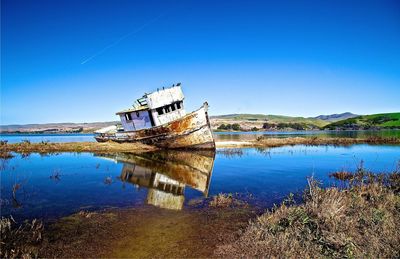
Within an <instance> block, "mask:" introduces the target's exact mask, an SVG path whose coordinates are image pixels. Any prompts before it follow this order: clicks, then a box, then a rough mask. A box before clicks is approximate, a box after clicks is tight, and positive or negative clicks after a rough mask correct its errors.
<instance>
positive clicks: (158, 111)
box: [156, 107, 164, 115]
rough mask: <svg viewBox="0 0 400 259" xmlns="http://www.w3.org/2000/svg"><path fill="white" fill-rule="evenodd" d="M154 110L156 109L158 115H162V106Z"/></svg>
mask: <svg viewBox="0 0 400 259" xmlns="http://www.w3.org/2000/svg"><path fill="white" fill-rule="evenodd" d="M156 111H157V113H158V115H163V114H164V110H163V108H162V107H160V108H157V109H156Z"/></svg>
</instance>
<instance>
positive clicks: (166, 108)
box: [165, 105, 171, 113]
mask: <svg viewBox="0 0 400 259" xmlns="http://www.w3.org/2000/svg"><path fill="white" fill-rule="evenodd" d="M170 111H171V110H170V109H169V106H168V105H167V106H165V112H166V113H168V112H170Z"/></svg>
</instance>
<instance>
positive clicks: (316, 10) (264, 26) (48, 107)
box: [1, 0, 400, 125]
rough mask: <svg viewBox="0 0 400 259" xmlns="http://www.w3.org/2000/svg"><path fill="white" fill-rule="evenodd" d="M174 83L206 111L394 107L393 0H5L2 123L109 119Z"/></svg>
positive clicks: (396, 49)
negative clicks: (206, 103) (180, 86)
mask: <svg viewBox="0 0 400 259" xmlns="http://www.w3.org/2000/svg"><path fill="white" fill-rule="evenodd" d="M177 82H182V85H183V87H184V88H183V90H184V93H185V96H186V108H187V110H193V109H196V108H197V107H199V106H200V105H201V104H202V103H203V101H205V100H207V101H208V102H209V104H210V113H211V114H212V115H216V114H228V113H263V114H281V115H292V116H316V115H319V114H331V113H340V112H345V111H351V112H354V113H358V114H370V113H379V112H395V111H400V101H399V99H400V98H399V96H400V1H397V0H394V1H385V0H381V1H378V0H375V1H369V0H363V1H344V0H337V1H329V0H327V1H299V0H298V1H194V0H193V1H168V0H165V1H152V0H151V1H134V0H127V1H123V0H114V1H111V0H107V1H103V0H102V1H99V0H85V1H84V0H81V1H78V0H57V1H54V0H47V1H45V0H35V1H33V0H32V1H27V0H24V1H22V0H2V1H1V124H3V125H4V124H24V123H46V122H93V121H109V120H115V119H117V117H116V116H115V115H114V114H115V112H116V111H118V110H120V109H124V108H127V107H129V106H130V105H131V104H132V103H133V101H134V100H135V99H136V98H138V97H140V96H141V95H142V94H143V93H144V92H150V91H152V90H155V89H156V88H158V87H162V86H169V85H172V84H173V83H177Z"/></svg>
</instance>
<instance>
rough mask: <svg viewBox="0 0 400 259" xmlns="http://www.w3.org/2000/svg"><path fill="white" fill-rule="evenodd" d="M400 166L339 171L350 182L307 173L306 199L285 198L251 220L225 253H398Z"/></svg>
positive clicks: (302, 255)
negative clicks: (326, 184)
mask: <svg viewBox="0 0 400 259" xmlns="http://www.w3.org/2000/svg"><path fill="white" fill-rule="evenodd" d="M399 175H400V172H399V171H395V172H393V173H390V174H373V173H371V172H368V171H367V170H365V169H364V168H363V167H360V168H359V169H357V171H356V172H354V173H346V174H343V173H340V174H338V176H339V177H340V178H341V179H343V181H346V182H347V185H346V188H343V189H340V188H336V187H330V188H322V187H321V184H320V183H319V182H317V181H316V180H315V179H313V178H310V179H308V183H309V185H308V188H307V189H306V190H305V191H304V194H303V201H304V202H303V203H302V204H299V205H296V204H291V203H287V202H283V203H282V204H281V205H280V206H275V207H274V208H273V209H271V210H269V211H267V212H266V213H264V214H262V215H261V216H259V217H257V218H256V219H255V220H254V221H252V222H251V223H250V224H249V225H248V226H247V228H246V229H245V230H244V231H243V232H242V233H240V236H239V238H238V239H237V240H236V241H234V242H231V243H227V244H224V245H221V246H219V248H218V249H217V251H216V255H217V256H223V257H247V258H251V257H267V258H268V257H284V258H286V257H290V258H294V257H295V258H323V257H333V258H346V257H350V258H354V257H355V258H399V256H400V247H399V244H400V232H399V231H398V226H399V225H400V196H399V186H400V180H399V179H400V177H399Z"/></svg>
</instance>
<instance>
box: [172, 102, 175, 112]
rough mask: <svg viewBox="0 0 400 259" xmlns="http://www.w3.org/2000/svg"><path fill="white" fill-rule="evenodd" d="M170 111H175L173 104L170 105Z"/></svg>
mask: <svg viewBox="0 0 400 259" xmlns="http://www.w3.org/2000/svg"><path fill="white" fill-rule="evenodd" d="M171 110H172V111H175V110H176V107H175V103H173V104H171Z"/></svg>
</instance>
